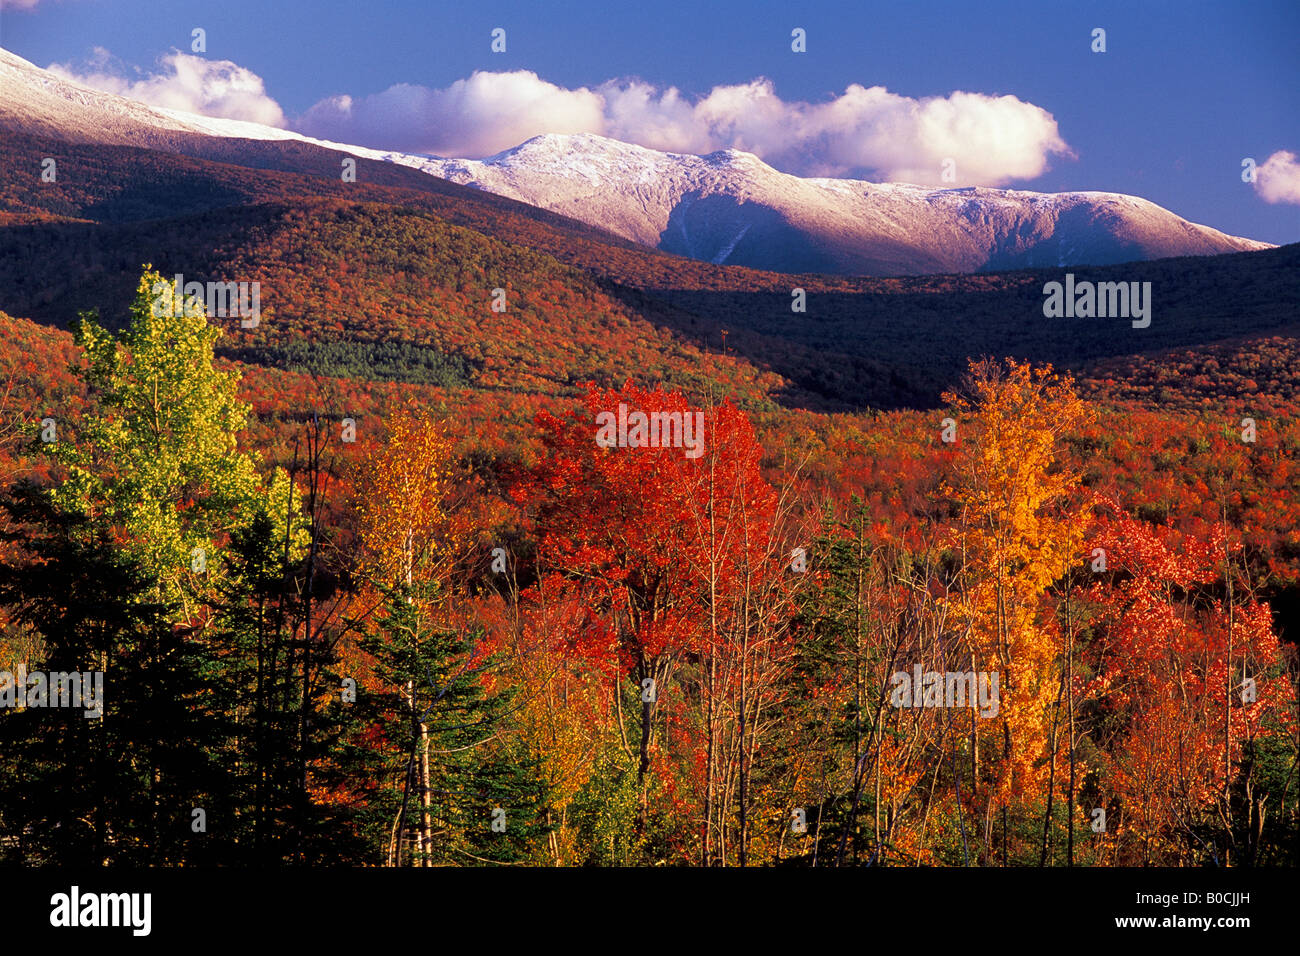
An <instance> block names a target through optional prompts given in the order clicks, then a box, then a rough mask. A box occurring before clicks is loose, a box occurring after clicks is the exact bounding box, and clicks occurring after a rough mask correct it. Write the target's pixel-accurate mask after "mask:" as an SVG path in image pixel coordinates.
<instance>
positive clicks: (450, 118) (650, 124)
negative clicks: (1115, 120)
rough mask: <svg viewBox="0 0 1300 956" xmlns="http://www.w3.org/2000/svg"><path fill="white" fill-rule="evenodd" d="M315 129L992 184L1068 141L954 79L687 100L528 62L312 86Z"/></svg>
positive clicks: (444, 149)
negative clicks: (327, 89)
mask: <svg viewBox="0 0 1300 956" xmlns="http://www.w3.org/2000/svg"><path fill="white" fill-rule="evenodd" d="M297 126H298V128H299V129H300V131H301V132H304V133H307V134H309V135H311V136H317V137H320V138H322V139H332V140H337V141H345V142H360V143H363V144H364V145H367V146H375V147H379V148H385V149H400V150H405V151H408V152H417V153H434V154H437V155H441V156H456V157H463V158H481V157H483V156H488V155H491V154H493V153H497V152H500V151H502V150H504V149H509V148H510V147H512V146H516V145H518V144H519V143H521V142H523V141H524V140H526V139H528V138H529V137H531V136H536V135H539V134H541V133H576V132H586V133H597V134H599V135H603V136H610V137H612V138H614V139H620V140H623V141H625V142H630V143H637V144H639V145H642V146H648V147H651V148H654V149H663V150H669V151H673V152H686V153H707V152H711V151H713V150H716V149H727V148H734V149H743V150H746V151H748V152H752V153H755V154H756V155H758V156H759V157H760V158H762V159H763V160H764V161H766V162H768V163H770V164H771V165H773V166H775V167H777V168H778V169H782V170H785V171H787V172H793V173H798V174H800V175H805V176H809V175H811V176H845V175H859V176H867V177H868V178H880V179H890V180H901V181H907V182H915V183H922V184H939V183H940V182H941V176H942V170H943V162H944V160H945V159H952V160H954V161H955V163H956V174H957V181H958V182H959V183H960V184H963V185H969V184H972V183H978V184H983V185H1001V184H1004V183H1007V182H1010V181H1012V180H1017V179H1032V178H1033V177H1035V176H1038V175H1040V174H1041V173H1043V172H1044V171H1045V170H1046V169H1047V166H1048V162H1049V160H1050V158H1051V157H1052V156H1053V155H1066V156H1068V155H1070V150H1069V147H1068V146H1067V145H1066V143H1065V141H1064V140H1063V139H1062V138H1061V136H1060V133H1059V131H1058V129H1057V124H1056V120H1055V119H1054V118H1053V117H1052V115H1051V114H1050V113H1048V112H1047V111H1046V110H1044V109H1042V108H1040V107H1038V106H1035V105H1033V104H1032V103H1026V102H1023V101H1022V100H1019V99H1017V98H1016V97H1014V96H986V95H984V94H982V93H966V92H961V91H957V92H954V93H952V94H950V95H949V96H946V97H929V98H926V99H912V98H910V97H906V96H899V95H898V94H896V93H891V92H889V91H888V90H887V89H885V88H884V87H881V86H873V87H870V88H867V87H863V86H859V85H857V84H854V85H852V86H850V87H848V89H846V90H845V91H844V93H843V94H841V95H840V96H837V97H833V98H831V99H829V100H827V101H826V102H822V103H805V102H797V101H794V102H787V101H785V100H783V99H781V97H780V96H778V95H777V94H776V91H775V89H774V87H773V85H772V83H771V81H769V80H765V79H757V80H754V81H752V82H750V83H744V84H738V85H734V86H718V87H714V88H713V90H711V91H710V92H709V93H708V95H706V96H704V97H703V98H701V99H699V100H696V101H694V102H691V101H690V100H689V99H688V98H687V97H685V96H683V95H682V93H681V92H680V91H679V90H677V89H676V88H673V87H669V88H667V89H663V88H656V87H654V86H652V85H650V84H648V83H645V82H643V81H640V80H611V81H609V82H606V83H603V84H601V85H600V86H598V87H596V88H595V89H589V88H587V87H581V88H579V89H574V90H570V89H564V88H562V87H558V86H555V85H554V84H552V83H548V82H546V81H545V80H543V79H541V78H540V77H538V76H537V74H535V73H531V72H527V71H517V72H512V73H475V74H474V75H473V76H471V77H470V78H469V79H467V80H458V81H457V82H455V83H453V84H452V85H451V86H449V87H447V88H446V89H442V90H434V89H429V88H427V87H419V86H407V85H401V86H394V87H391V88H390V89H388V90H386V91H384V92H383V93H379V94H376V95H374V96H368V97H365V98H363V99H353V98H351V97H346V96H340V97H333V98H331V99H328V100H322V101H321V102H320V103H317V104H316V105H315V106H314V107H312V108H311V110H309V111H308V112H307V113H306V114H305V115H304V116H303V117H302V118H301V120H300V121H299V123H298V124H297Z"/></svg>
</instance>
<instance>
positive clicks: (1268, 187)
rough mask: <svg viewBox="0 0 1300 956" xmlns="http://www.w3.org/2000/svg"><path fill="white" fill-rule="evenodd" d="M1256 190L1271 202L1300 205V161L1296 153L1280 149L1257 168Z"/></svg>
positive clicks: (1262, 197) (1265, 199)
mask: <svg viewBox="0 0 1300 956" xmlns="http://www.w3.org/2000/svg"><path fill="white" fill-rule="evenodd" d="M1255 192H1256V193H1258V194H1259V198H1260V199H1262V200H1264V202H1269V203H1279V202H1285V203H1296V204H1298V205H1300V161H1297V160H1296V155H1295V153H1292V152H1290V151H1288V150H1285V149H1279V150H1278V151H1277V152H1276V153H1274V154H1273V155H1272V156H1270V157H1269V158H1268V159H1266V160H1264V163H1263V165H1261V166H1259V167H1258V168H1257V169H1256V170H1255Z"/></svg>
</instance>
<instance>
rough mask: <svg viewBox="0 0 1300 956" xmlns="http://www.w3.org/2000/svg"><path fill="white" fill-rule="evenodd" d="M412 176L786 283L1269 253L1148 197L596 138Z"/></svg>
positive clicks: (428, 167) (537, 143) (433, 163)
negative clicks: (932, 184) (801, 166)
mask: <svg viewBox="0 0 1300 956" xmlns="http://www.w3.org/2000/svg"><path fill="white" fill-rule="evenodd" d="M412 165H417V166H418V168H420V169H423V170H424V171H425V172H429V173H433V174H434V175H436V176H442V177H443V178H445V179H449V180H451V181H453V182H457V183H464V184H466V185H472V186H478V187H479V188H481V189H486V190H489V191H491V192H494V193H499V194H501V195H504V196H509V197H511V198H512V199H519V200H522V201H524V202H527V203H531V204H532V205H535V206H541V207H543V208H546V209H550V210H553V211H555V212H559V213H563V214H565V215H567V216H572V217H573V218H575V219H581V220H583V221H585V222H588V223H591V224H592V225H600V226H603V227H604V228H606V229H609V230H611V231H613V232H616V233H618V234H619V235H622V236H625V237H627V238H629V239H633V240H635V241H637V242H641V243H644V244H646V245H652V246H657V247H658V248H660V249H664V250H667V251H669V252H676V253H680V254H682V255H687V256H691V257H693V258H696V259H705V260H708V261H710V262H715V263H733V264H740V265H747V266H754V267H757V268H763V269H774V270H777V271H784V272H802V271H821V272H837V273H865V274H872V275H895V274H922V273H933V272H974V271H978V270H982V269H1009V268H1021V267H1032V266H1049V267H1053V266H1066V265H1074V264H1091V265H1104V264H1110V263H1116V262H1127V261H1132V260H1135V259H1156V258H1163V257H1166V256H1184V255H1212V254H1215V253H1220V252H1238V251H1243V250H1248V249H1263V248H1269V246H1268V244H1267V243H1261V242H1254V241H1252V240H1249V239H1239V238H1237V237H1234V236H1228V235H1225V234H1223V233H1221V232H1219V231H1218V230H1215V229H1211V228H1209V227H1206V226H1198V225H1195V224H1193V223H1190V222H1187V221H1186V220H1184V219H1181V218H1179V217H1178V216H1176V215H1174V214H1173V213H1171V212H1169V211H1168V210H1167V209H1163V208H1161V207H1160V206H1157V205H1156V204H1155V203H1152V202H1148V201H1147V200H1145V199H1140V198H1138V197H1136V196H1125V195H1121V194H1118V193H1105V192H1069V193H1036V192H1029V191H1025V190H1012V189H989V188H984V187H968V188H961V189H934V188H927V187H922V186H912V185H906V184H901V183H870V182H861V181H856V180H849V179H804V178H800V177H798V176H792V175H789V174H787V173H782V172H779V171H777V170H775V169H773V168H772V167H770V166H768V165H766V164H765V163H764V162H762V161H761V160H760V159H759V158H758V157H756V156H754V155H753V154H751V153H745V152H740V151H738V150H722V151H720V152H716V153H710V154H709V155H707V156H688V155H678V154H674V153H663V152H658V151H656V150H651V149H645V148H643V147H640V146H632V145H629V144H627V143H621V142H617V141H615V140H610V139H605V138H603V137H600V136H592V135H568V136H556V135H548V136H538V137H535V138H533V139H530V140H529V141H528V142H526V143H524V144H523V145H521V146H517V147H515V148H514V149H510V150H507V151H505V152H503V153H500V154H498V155H496V156H492V157H489V158H487V159H484V160H481V161H474V160H450V159H449V160H434V159H430V160H426V161H425V162H423V163H418V164H417V163H412Z"/></svg>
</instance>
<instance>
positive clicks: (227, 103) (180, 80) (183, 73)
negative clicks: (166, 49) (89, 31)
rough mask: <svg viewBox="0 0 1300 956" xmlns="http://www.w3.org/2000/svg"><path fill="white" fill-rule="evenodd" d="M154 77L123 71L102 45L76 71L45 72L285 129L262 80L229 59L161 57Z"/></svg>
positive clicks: (56, 67)
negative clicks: (128, 74) (131, 74)
mask: <svg viewBox="0 0 1300 956" xmlns="http://www.w3.org/2000/svg"><path fill="white" fill-rule="evenodd" d="M159 64H160V66H161V67H162V69H161V70H160V71H159V72H157V73H148V74H145V73H142V72H141V71H140V70H138V69H137V70H135V71H134V72H135V73H136V74H137V76H136V78H128V77H126V76H123V75H122V74H123V72H124V70H123V69H122V68H121V67H120V65H118V64H117V63H116V62H115V61H114V59H113V58H112V57H111V56H110V55H109V52H108V51H107V50H105V49H104V48H103V47H96V48H95V51H94V56H92V57H91V58H90V60H89V62H88V63H87V64H85V65H84V66H83V67H81V68H80V69H77V68H74V67H73V65H72V64H70V63H63V64H60V63H51V64H50V65H49V66H48V67H46V69H48V70H49V71H50V72H51V73H54V74H57V75H58V76H61V77H63V78H64V79H67V80H71V81H73V82H76V83H80V84H82V85H83V86H89V87H93V88H94V89H97V90H104V91H105V92H108V93H117V94H118V95H119V96H126V97H130V98H131V99H133V100H139V101H140V102H141V103H147V104H148V105H150V106H161V107H164V108H166V109H173V110H184V111H185V112H187V113H198V114H200V115H202V116H217V117H221V118H223V119H237V120H248V121H249V122H253V123H262V124H264V125H266V126H284V122H285V121H284V112H283V111H282V110H281V109H280V105H279V104H278V103H276V101H275V100H274V99H272V98H271V97H270V96H268V95H267V93H266V87H265V85H264V84H263V83H262V78H261V77H260V76H258V75H257V74H256V73H254V72H253V71H252V70H249V69H246V68H245V67H242V66H239V65H238V64H236V63H232V62H231V61H230V60H208V59H205V58H203V57H201V56H192V55H190V54H188V53H180V52H178V51H176V50H173V51H172V52H171V53H168V54H166V55H165V56H163V57H161V58H160V60H159Z"/></svg>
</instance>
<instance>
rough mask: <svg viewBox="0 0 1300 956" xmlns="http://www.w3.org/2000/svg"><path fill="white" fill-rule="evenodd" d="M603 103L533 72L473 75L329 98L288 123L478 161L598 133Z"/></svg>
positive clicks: (351, 139) (311, 131) (346, 138)
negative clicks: (439, 84) (548, 139)
mask: <svg viewBox="0 0 1300 956" xmlns="http://www.w3.org/2000/svg"><path fill="white" fill-rule="evenodd" d="M603 108H604V101H603V99H602V98H601V97H600V96H599V95H598V94H596V93H593V92H592V91H591V90H589V89H586V88H585V87H583V88H580V89H576V90H566V89H563V88H561V87H558V86H555V85H554V84H552V83H547V82H546V81H545V80H542V79H539V78H538V76H537V75H536V74H535V73H526V72H516V73H474V74H473V75H472V76H470V77H469V79H465V80H457V81H456V82H455V83H453V84H451V86H448V87H447V88H446V89H441V90H433V89H429V88H428V87H425V86H411V85H409V84H406V83H399V84H398V85H396V86H390V87H389V88H388V89H387V90H385V91H384V92H382V93H376V94H375V95H373V96H367V97H363V98H360V99H354V98H352V97H350V96H334V97H330V98H328V99H325V100H321V101H320V102H319V103H317V104H316V105H315V106H313V107H312V108H311V109H309V110H308V111H307V112H306V113H305V114H303V116H301V117H300V118H299V120H298V122H297V123H296V124H295V126H296V128H297V129H298V131H299V132H301V133H306V134H307V135H308V136H316V137H319V138H322V139H331V140H334V141H335V142H346V143H357V144H360V145H363V146H373V147H376V148H380V149H397V150H405V151H407V152H417V153H437V154H439V155H444V156H456V157H462V158H475V159H477V158H481V157H483V156H490V155H492V154H493V153H499V152H500V151H501V150H503V149H509V148H510V147H511V146H517V145H519V144H520V143H522V142H523V141H524V140H526V139H528V138H529V137H532V136H536V135H538V134H539V133H588V132H597V131H599V130H600V129H601V128H602V127H603V125H604V119H603Z"/></svg>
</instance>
